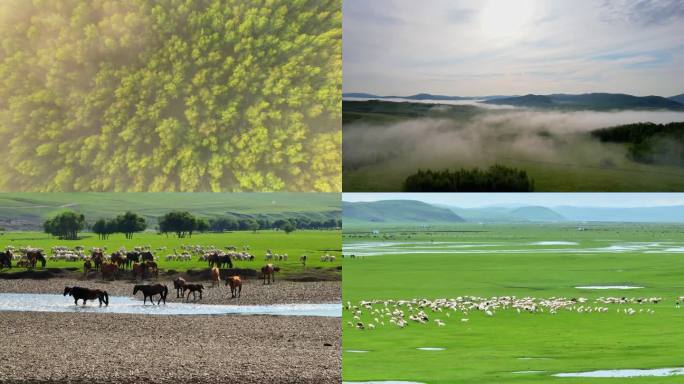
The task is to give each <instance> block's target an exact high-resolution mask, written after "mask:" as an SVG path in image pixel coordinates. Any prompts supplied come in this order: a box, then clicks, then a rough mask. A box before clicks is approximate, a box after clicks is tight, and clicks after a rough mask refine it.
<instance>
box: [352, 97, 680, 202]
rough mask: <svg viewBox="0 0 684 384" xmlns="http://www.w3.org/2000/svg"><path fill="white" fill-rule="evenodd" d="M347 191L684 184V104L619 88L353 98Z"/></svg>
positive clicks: (616, 188)
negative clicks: (614, 91)
mask: <svg viewBox="0 0 684 384" xmlns="http://www.w3.org/2000/svg"><path fill="white" fill-rule="evenodd" d="M342 105H343V130H344V142H343V150H344V161H343V173H344V190H345V191H413V192H428V191H435V192H444V191H597V190H600V191H680V190H684V105H683V104H681V103H680V102H679V101H677V100H676V99H675V98H674V97H673V98H669V99H668V98H662V97H657V96H654V97H636V96H630V95H617V94H584V95H549V96H537V95H527V96H520V97H490V98H481V99H479V100H476V99H474V98H459V97H448V96H433V95H428V94H419V95H414V96H410V97H408V98H398V97H383V96H375V95H367V94H346V95H345V97H344V99H343V103H342Z"/></svg>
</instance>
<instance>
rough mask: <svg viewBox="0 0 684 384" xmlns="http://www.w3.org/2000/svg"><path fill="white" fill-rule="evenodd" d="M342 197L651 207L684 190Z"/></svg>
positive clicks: (679, 199) (351, 196)
mask: <svg viewBox="0 0 684 384" xmlns="http://www.w3.org/2000/svg"><path fill="white" fill-rule="evenodd" d="M342 200H343V201H349V202H353V201H379V200H418V201H423V202H426V203H429V204H447V205H453V206H457V207H462V208H474V207H486V206H492V205H514V206H515V205H540V206H545V207H555V206H560V205H572V206H576V207H655V206H668V205H684V193H344V194H343V195H342Z"/></svg>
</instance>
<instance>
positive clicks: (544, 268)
mask: <svg viewBox="0 0 684 384" xmlns="http://www.w3.org/2000/svg"><path fill="white" fill-rule="evenodd" d="M369 228H370V227H354V226H345V233H344V236H343V243H344V253H345V254H355V255H356V256H357V257H356V258H354V259H351V258H348V257H347V258H345V259H344V270H345V272H344V279H343V302H344V303H346V302H347V301H350V302H352V304H356V303H358V302H359V301H360V300H373V299H412V298H428V299H436V298H455V297H457V296H464V295H472V296H486V297H491V296H505V295H516V296H518V297H524V296H531V297H537V298H548V297H553V296H563V297H576V298H579V297H586V298H588V299H590V300H593V299H595V298H598V297H601V296H614V297H622V296H636V297H653V296H660V297H662V298H663V299H664V300H663V301H662V302H660V303H658V304H652V305H647V306H644V307H643V308H652V309H654V311H655V313H654V314H646V313H639V314H635V315H632V316H629V315H626V314H624V313H617V312H616V311H617V308H618V305H608V307H609V308H610V310H609V311H608V312H607V313H577V312H565V311H561V312H560V313H558V314H556V315H551V314H548V313H535V314H530V313H522V314H518V313H516V312H515V311H512V310H508V311H498V312H497V313H496V314H495V315H494V316H492V317H489V316H486V315H484V314H483V313H481V312H477V311H472V312H471V313H470V314H469V315H468V317H469V321H468V322H467V323H464V322H461V321H460V318H461V317H462V316H461V315H460V312H458V313H455V314H456V315H455V316H454V315H452V316H451V317H449V318H447V317H445V316H444V315H443V314H441V313H435V314H431V316H433V319H434V318H435V317H438V318H440V319H441V320H443V321H445V322H446V326H444V327H438V326H437V325H435V324H434V322H429V323H428V324H426V325H421V324H417V323H413V322H409V325H408V326H407V327H406V328H404V329H399V328H397V327H395V326H390V325H389V324H388V325H386V326H384V327H383V326H380V327H377V328H376V329H375V330H369V329H365V330H358V329H356V328H355V327H352V326H349V325H348V324H347V322H348V321H353V320H352V314H351V313H350V312H349V311H346V310H345V311H344V313H343V349H344V350H345V352H343V377H344V380H345V381H366V380H404V381H416V382H423V383H430V384H432V383H549V382H553V383H583V384H585V383H607V384H610V383H624V382H630V383H682V382H684V376H671V377H641V378H629V379H625V378H559V377H553V376H551V375H552V374H555V373H561V372H582V371H592V370H603V369H628V368H635V369H636V368H641V369H650V368H667V367H682V366H684V358H683V357H682V354H681V353H679V351H680V350H681V349H682V345H684V332H682V330H681V326H680V325H681V324H684V308H682V309H678V308H676V307H675V302H676V298H677V297H679V296H684V253H678V252H677V250H676V248H678V247H684V227H682V226H678V225H659V224H592V225H586V224H567V225H560V224H546V225H533V224H529V225H524V224H523V225H517V226H511V225H474V224H463V225H452V226H446V225H445V226H442V227H439V228H434V230H432V231H431V232H425V231H422V232H421V229H420V227H419V226H413V227H409V226H407V225H406V226H403V227H400V226H395V227H391V226H389V225H386V226H382V227H381V228H380V233H379V234H377V235H370V234H368V233H367V232H366V233H364V231H367V230H368V229H369ZM437 230H439V231H444V232H437ZM543 241H547V242H551V241H552V242H556V241H564V242H576V243H577V244H576V245H559V244H556V245H553V244H547V245H543V244H533V243H537V242H543ZM440 242H449V243H450V244H440ZM359 244H362V245H363V244H366V245H368V244H370V245H372V247H370V248H368V247H366V248H363V247H359V246H358V245H359ZM381 244H385V246H383V247H378V245H381ZM459 246H460V247H459ZM390 252H394V253H395V254H388V253H390ZM428 252H437V253H428ZM441 252H452V253H441ZM364 253H365V254H369V253H378V254H380V255H376V256H370V255H368V256H365V257H358V256H359V255H361V254H364ZM580 285H634V286H643V287H645V288H644V289H637V290H602V291H594V290H579V289H576V288H575V287H576V286H580ZM635 308H636V309H639V307H635ZM362 317H363V316H362ZM363 320H364V321H368V320H369V317H368V316H366V317H365V318H364V319H363ZM418 347H442V348H446V350H444V351H421V350H417V349H416V348H418ZM347 350H366V351H369V352H368V353H352V352H346V351H347ZM529 358H532V359H529ZM525 371H542V372H532V373H514V372H525Z"/></svg>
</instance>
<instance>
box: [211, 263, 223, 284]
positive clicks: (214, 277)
mask: <svg viewBox="0 0 684 384" xmlns="http://www.w3.org/2000/svg"><path fill="white" fill-rule="evenodd" d="M219 281H221V272H220V271H219V269H218V268H217V267H213V268H212V269H211V287H212V288H214V286H215V285H219Z"/></svg>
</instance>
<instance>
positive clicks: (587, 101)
mask: <svg viewBox="0 0 684 384" xmlns="http://www.w3.org/2000/svg"><path fill="white" fill-rule="evenodd" d="M484 103H488V104H499V105H513V106H520V107H536V108H570V109H596V110H606V109H668V110H684V105H682V104H680V103H678V102H677V101H675V100H672V99H668V98H665V97H660V96H632V95H626V94H621V93H585V94H581V95H569V94H552V95H533V94H530V95H525V96H519V97H508V98H499V99H492V100H487V101H484Z"/></svg>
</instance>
